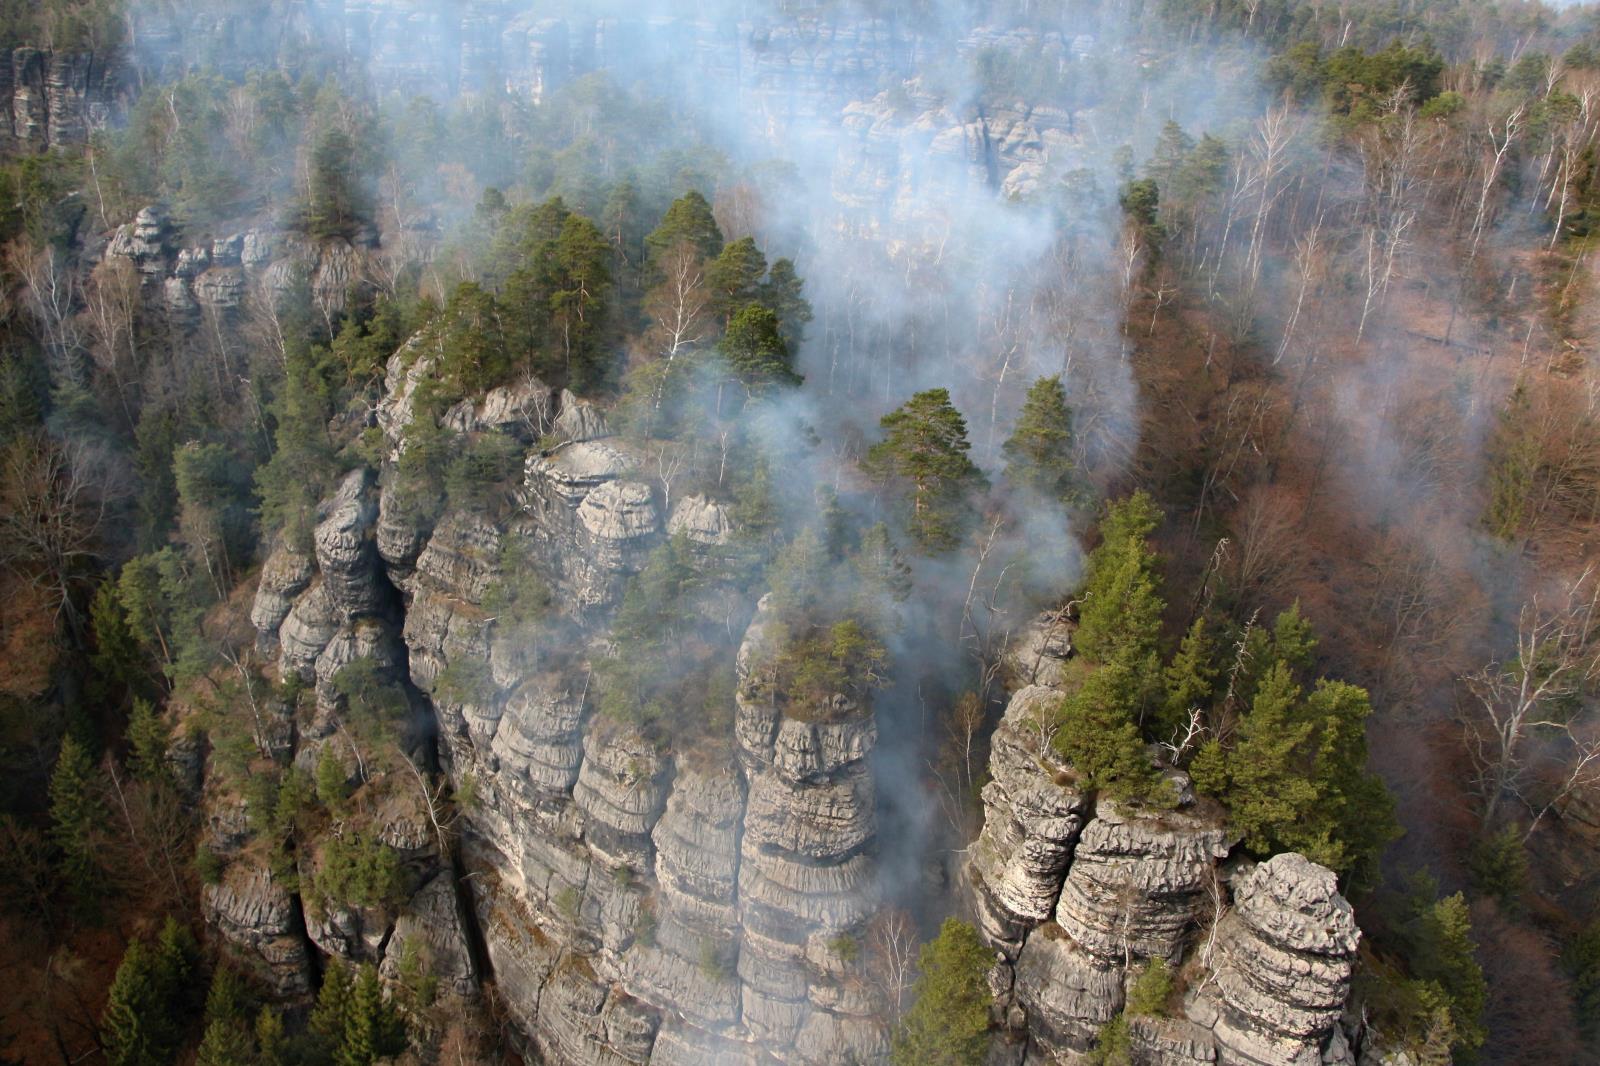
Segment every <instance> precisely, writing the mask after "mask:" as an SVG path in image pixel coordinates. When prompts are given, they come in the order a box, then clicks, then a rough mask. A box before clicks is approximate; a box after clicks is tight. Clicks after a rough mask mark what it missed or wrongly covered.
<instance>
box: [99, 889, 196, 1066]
mask: <svg viewBox="0 0 1600 1066" xmlns="http://www.w3.org/2000/svg"><path fill="white" fill-rule="evenodd" d="M195 955H196V948H195V944H194V938H193V937H192V936H190V935H189V932H188V930H187V929H185V928H184V927H182V926H181V925H179V924H178V923H177V922H176V921H174V920H173V919H171V918H168V919H167V921H166V924H165V925H163V927H162V929H161V934H160V936H159V937H158V938H157V940H156V943H155V944H154V945H153V946H152V945H150V944H147V943H145V942H144V941H143V940H133V941H131V942H130V943H129V944H128V948H127V950H126V951H125V952H124V953H123V956H122V963H121V965H120V966H118V967H117V974H116V977H115V978H113V979H112V982H111V989H110V991H109V992H108V993H107V996H106V1005H105V1009H104V1011H102V1013H101V1015H100V1042H101V1045H102V1046H103V1047H104V1048H105V1052H106V1059H107V1060H108V1061H109V1062H110V1063H111V1064H112V1066H167V1064H169V1063H171V1062H172V1061H173V1057H174V1054H175V1053H176V1051H177V1049H178V1047H179V1045H180V1044H181V1043H182V1042H183V1033H184V1029H185V1028H186V1026H187V1025H188V1021H189V1017H190V1014H191V1012H192V1010H193V1008H194V1004H193V1002H192V999H193V995H192V990H193V982H192V980H191V978H192V976H193V973H194V965H195Z"/></svg>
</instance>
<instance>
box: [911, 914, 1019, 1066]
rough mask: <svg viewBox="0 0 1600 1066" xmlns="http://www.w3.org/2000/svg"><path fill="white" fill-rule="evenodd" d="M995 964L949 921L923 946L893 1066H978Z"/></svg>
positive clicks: (972, 936) (959, 924)
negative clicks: (909, 1006) (919, 971)
mask: <svg viewBox="0 0 1600 1066" xmlns="http://www.w3.org/2000/svg"><path fill="white" fill-rule="evenodd" d="M993 961H994V960H993V958H992V956H991V954H990V952H989V951H988V949H987V948H985V947H984V946H983V941H982V940H980V939H979V938H978V932H977V930H976V929H974V928H973V927H972V926H970V925H968V924H967V923H966V922H963V921H961V920H960V919H958V918H946V919H945V920H944V924H943V925H942V926H940V928H939V935H938V936H937V937H935V938H934V939H932V940H930V941H928V943H926V944H924V945H923V946H922V951H921V953H920V955H919V956H918V959H917V962H918V966H919V968H920V969H921V971H922V972H921V974H920V976H918V978H917V983H916V985H915V986H914V987H913V989H912V994H913V995H914V996H915V1000H914V1001H913V1003H912V1005H911V1009H910V1010H909V1011H907V1012H906V1016H905V1020H904V1021H903V1022H902V1023H901V1027H900V1032H899V1033H897V1034H896V1035H895V1040H894V1047H893V1050H892V1051H891V1052H890V1056H889V1057H890V1061H892V1062H893V1063H894V1064H895V1066H977V1064H978V1063H981V1062H982V1061H983V1053H984V1049H985V1047H986V1046H987V1044H988V1030H989V1002H990V995H989V986H988V981H987V977H988V973H989V968H990V966H991V965H992V964H993Z"/></svg>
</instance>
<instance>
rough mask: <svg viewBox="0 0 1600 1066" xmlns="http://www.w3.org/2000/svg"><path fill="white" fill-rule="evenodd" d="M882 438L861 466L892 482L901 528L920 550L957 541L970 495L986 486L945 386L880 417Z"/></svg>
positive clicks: (968, 514)
mask: <svg viewBox="0 0 1600 1066" xmlns="http://www.w3.org/2000/svg"><path fill="white" fill-rule="evenodd" d="M878 424H879V426H880V427H882V429H883V431H884V439H883V440H882V441H880V442H878V443H877V444H874V445H873V446H872V448H871V450H870V451H868V453H867V461H866V467H867V469H868V471H869V472H870V473H872V474H874V475H875V476H877V477H879V478H881V479H883V480H885V481H888V482H891V483H893V484H895V485H897V486H898V487H899V489H900V492H901V495H902V498H903V501H904V506H905V510H906V512H907V514H906V527H907V529H908V530H909V531H910V533H911V537H912V539H913V540H914V541H916V543H917V546H918V547H919V548H921V549H922V550H923V551H924V552H927V553H929V554H936V553H940V552H946V551H949V550H951V549H952V548H954V547H955V546H956V545H957V544H958V543H960V540H961V537H962V534H963V533H964V532H965V530H966V527H967V525H968V524H969V521H970V519H971V517H972V511H973V507H972V495H973V494H974V493H976V492H978V491H981V490H982V489H983V488H985V487H986V486H987V485H988V481H987V479H986V478H984V476H983V472H982V471H980V470H979V469H978V468H977V466H975V465H974V464H973V462H972V460H971V459H969V458H967V452H968V450H970V448H971V444H970V443H969V442H968V441H967V423H966V420H965V419H963V418H962V417H961V413H960V412H959V411H957V410H956V409H955V406H954V405H953V404H951V402H950V393H949V391H948V390H946V389H929V390H927V391H926V392H919V393H917V394H916V395H915V396H913V397H911V399H910V400H908V401H906V402H905V403H903V404H901V405H900V406H899V407H898V408H896V409H895V410H893V411H891V412H890V413H889V414H886V415H884V416H883V418H882V419H880V420H879V423H878Z"/></svg>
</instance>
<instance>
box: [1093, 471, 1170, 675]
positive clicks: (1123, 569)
mask: <svg viewBox="0 0 1600 1066" xmlns="http://www.w3.org/2000/svg"><path fill="white" fill-rule="evenodd" d="M1160 521H1161V512H1160V511H1158V510H1157V509H1156V506H1155V504H1154V503H1152V502H1151V500H1150V497H1149V496H1146V495H1145V494H1144V493H1143V492H1136V493H1134V494H1133V495H1132V496H1129V497H1128V498H1127V499H1125V500H1120V501H1118V502H1116V503H1113V504H1112V505H1111V506H1110V508H1109V509H1108V510H1107V512H1106V517H1105V519H1104V520H1103V521H1102V522H1101V523H1100V538H1101V539H1100V545H1099V547H1097V548H1095V550H1094V551H1092V552H1090V553H1089V561H1088V564H1087V566H1086V567H1085V579H1084V585H1083V595H1082V606H1081V607H1080V608H1079V609H1078V631H1077V634H1076V635H1075V637H1074V641H1075V643H1076V645H1077V647H1078V650H1079V651H1081V652H1082V653H1083V654H1084V655H1085V656H1087V657H1088V658H1090V659H1092V660H1094V661H1096V662H1102V663H1106V662H1111V661H1112V660H1114V659H1121V660H1123V661H1124V662H1127V663H1130V664H1132V663H1143V662H1144V661H1145V660H1146V659H1147V658H1148V657H1149V656H1151V655H1152V654H1153V653H1154V652H1155V650H1156V645H1157V644H1158V642H1159V641H1160V639H1161V613H1162V611H1163V610H1165V608H1166V603H1165V602H1164V601H1163V600H1162V598H1161V573H1160V561H1159V559H1158V557H1157V556H1156V553H1155V551H1154V550H1153V549H1151V547H1150V545H1149V537H1150V534H1151V533H1153V532H1155V529H1156V526H1157V525H1158V524H1159V523H1160Z"/></svg>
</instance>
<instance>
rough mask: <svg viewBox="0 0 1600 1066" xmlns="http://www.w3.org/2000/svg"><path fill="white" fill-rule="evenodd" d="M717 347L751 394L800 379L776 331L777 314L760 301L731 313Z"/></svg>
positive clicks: (796, 383) (791, 383)
mask: <svg viewBox="0 0 1600 1066" xmlns="http://www.w3.org/2000/svg"><path fill="white" fill-rule="evenodd" d="M717 350H718V351H720V352H721V353H722V355H723V358H725V359H727V361H728V366H729V368H730V369H732V371H733V373H734V375H735V376H736V377H737V378H738V379H739V381H740V382H742V383H743V384H744V387H745V389H746V390H747V391H749V392H750V394H751V395H756V394H758V393H761V392H764V391H766V390H767V389H769V388H771V387H772V386H774V385H798V384H800V382H801V377H800V375H799V374H797V373H795V370H794V367H793V365H792V356H791V353H790V351H789V346H788V345H787V344H785V343H784V342H783V335H782V333H781V332H780V331H779V328H778V316H777V315H775V314H773V313H772V311H771V310H770V309H768V308H766V307H763V306H761V305H760V304H746V305H745V306H744V307H742V308H741V309H740V310H739V311H738V313H736V314H735V315H734V316H733V320H732V321H731V322H729V323H728V331H727V332H726V333H724V334H723V335H722V340H721V341H719V342H718V343H717Z"/></svg>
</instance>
